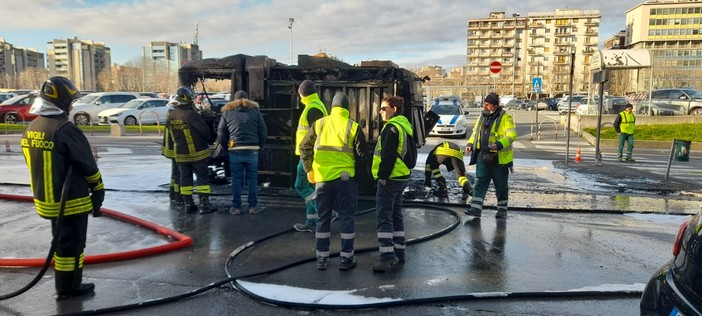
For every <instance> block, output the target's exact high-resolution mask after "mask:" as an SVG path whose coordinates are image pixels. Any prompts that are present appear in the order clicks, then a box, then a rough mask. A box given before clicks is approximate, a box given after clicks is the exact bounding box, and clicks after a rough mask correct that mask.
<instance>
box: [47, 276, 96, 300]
mask: <svg viewBox="0 0 702 316" xmlns="http://www.w3.org/2000/svg"><path fill="white" fill-rule="evenodd" d="M80 272H81V271H70V272H69V271H56V272H55V273H54V275H55V277H56V300H57V301H60V300H65V299H69V298H74V297H78V296H83V295H86V294H92V293H94V291H95V284H93V283H80V282H81V279H82V278H81V273H80Z"/></svg>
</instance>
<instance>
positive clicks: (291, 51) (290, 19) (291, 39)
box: [288, 18, 295, 65]
mask: <svg viewBox="0 0 702 316" xmlns="http://www.w3.org/2000/svg"><path fill="white" fill-rule="evenodd" d="M288 21H289V22H290V25H288V28H289V29H290V64H291V65H292V64H293V32H292V25H293V22H295V18H289V19H288Z"/></svg>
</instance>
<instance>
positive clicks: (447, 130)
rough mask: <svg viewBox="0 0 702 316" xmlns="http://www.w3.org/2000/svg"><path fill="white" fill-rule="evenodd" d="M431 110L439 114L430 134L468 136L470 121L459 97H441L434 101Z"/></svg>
mask: <svg viewBox="0 0 702 316" xmlns="http://www.w3.org/2000/svg"><path fill="white" fill-rule="evenodd" d="M430 110H431V111H432V112H434V113H436V114H438V115H439V121H438V122H436V125H434V128H433V129H432V130H431V132H430V133H429V136H459V137H466V135H467V134H468V129H469V128H470V127H469V123H468V119H467V118H466V116H467V115H468V112H467V111H465V112H464V111H463V105H462V104H461V101H460V100H459V99H458V97H439V98H435V99H434V100H433V101H432V104H431V108H430Z"/></svg>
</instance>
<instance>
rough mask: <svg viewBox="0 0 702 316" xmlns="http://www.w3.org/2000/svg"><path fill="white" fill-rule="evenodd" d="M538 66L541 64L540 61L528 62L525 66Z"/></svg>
mask: <svg viewBox="0 0 702 316" xmlns="http://www.w3.org/2000/svg"><path fill="white" fill-rule="evenodd" d="M540 64H541V62H540V61H530V62H528V63H527V65H529V66H538V65H540Z"/></svg>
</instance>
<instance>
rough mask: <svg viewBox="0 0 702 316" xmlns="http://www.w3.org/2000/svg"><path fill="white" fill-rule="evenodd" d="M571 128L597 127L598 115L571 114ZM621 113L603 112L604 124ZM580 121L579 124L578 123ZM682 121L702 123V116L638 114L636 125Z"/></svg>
mask: <svg viewBox="0 0 702 316" xmlns="http://www.w3.org/2000/svg"><path fill="white" fill-rule="evenodd" d="M570 115H571V117H570V128H571V130H573V131H578V127H579V128H581V129H583V128H597V115H580V114H577V113H571V114H570ZM617 115H619V114H603V115H602V124H605V123H610V124H611V123H612V122H614V119H615V118H617ZM567 118H568V116H566V115H561V125H563V126H565V125H566V124H567V121H566V120H567ZM578 123H579V124H578ZM682 123H692V124H702V116H692V115H685V116H646V115H636V125H670V124H682Z"/></svg>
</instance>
